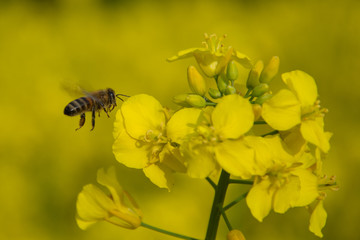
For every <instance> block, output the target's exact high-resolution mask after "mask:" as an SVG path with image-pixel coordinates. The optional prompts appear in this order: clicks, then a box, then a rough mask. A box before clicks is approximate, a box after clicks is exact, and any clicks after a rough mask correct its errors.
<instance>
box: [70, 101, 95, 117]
mask: <svg viewBox="0 0 360 240" xmlns="http://www.w3.org/2000/svg"><path fill="white" fill-rule="evenodd" d="M92 105H93V100H92V99H91V98H89V97H81V98H78V99H76V100H74V101H72V102H70V103H69V104H68V105H66V107H65V109H64V114H65V115H68V116H76V115H79V114H80V113H83V112H85V111H90V110H91V106H92Z"/></svg>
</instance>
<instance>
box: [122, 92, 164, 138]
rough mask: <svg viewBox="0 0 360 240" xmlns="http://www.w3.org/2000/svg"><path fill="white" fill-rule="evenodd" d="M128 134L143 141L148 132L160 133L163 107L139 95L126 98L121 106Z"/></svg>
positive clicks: (162, 123) (150, 98) (144, 95)
mask: <svg viewBox="0 0 360 240" xmlns="http://www.w3.org/2000/svg"><path fill="white" fill-rule="evenodd" d="M121 112H122V115H123V118H124V124H125V128H126V131H127V132H128V134H129V135H130V136H131V137H133V138H135V139H141V140H143V139H144V136H145V135H146V134H147V132H148V131H149V130H151V131H153V132H159V131H160V132H161V131H162V129H163V128H164V127H165V114H164V111H163V107H162V106H161V104H160V103H159V101H158V100H156V99H155V98H154V97H152V96H149V95H146V94H139V95H135V96H132V97H130V98H128V99H127V100H126V101H125V102H124V103H123V104H122V106H121Z"/></svg>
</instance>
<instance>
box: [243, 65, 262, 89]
mask: <svg viewBox="0 0 360 240" xmlns="http://www.w3.org/2000/svg"><path fill="white" fill-rule="evenodd" d="M263 68H264V63H263V61H257V62H256V63H255V65H254V67H253V68H252V69H251V71H250V73H249V77H248V80H247V82H246V87H247V88H248V89H253V88H255V87H256V86H257V85H259V84H260V82H259V78H260V74H261V72H262V70H263Z"/></svg>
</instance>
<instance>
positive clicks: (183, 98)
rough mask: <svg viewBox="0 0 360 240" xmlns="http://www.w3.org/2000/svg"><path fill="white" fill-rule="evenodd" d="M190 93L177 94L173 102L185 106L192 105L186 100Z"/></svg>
mask: <svg viewBox="0 0 360 240" xmlns="http://www.w3.org/2000/svg"><path fill="white" fill-rule="evenodd" d="M188 95H189V94H188V93H183V94H179V95H176V96H175V97H173V102H174V103H176V104H178V105H180V106H183V107H191V105H190V104H189V103H187V101H186V99H187V97H188Z"/></svg>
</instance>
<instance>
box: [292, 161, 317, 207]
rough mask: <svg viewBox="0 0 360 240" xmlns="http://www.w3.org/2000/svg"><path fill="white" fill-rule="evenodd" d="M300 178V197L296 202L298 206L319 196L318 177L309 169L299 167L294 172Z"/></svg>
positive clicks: (306, 203)
mask: <svg viewBox="0 0 360 240" xmlns="http://www.w3.org/2000/svg"><path fill="white" fill-rule="evenodd" d="M292 174H294V175H296V176H298V177H299V179H300V197H299V199H298V200H297V201H296V203H295V204H294V206H296V207H302V206H306V205H309V204H310V203H312V202H313V201H314V200H315V199H316V198H317V197H318V196H319V191H318V180H317V177H316V176H315V175H314V174H312V173H311V172H310V171H309V170H307V169H302V168H298V169H296V170H295V171H293V172H292Z"/></svg>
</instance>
